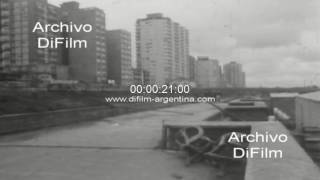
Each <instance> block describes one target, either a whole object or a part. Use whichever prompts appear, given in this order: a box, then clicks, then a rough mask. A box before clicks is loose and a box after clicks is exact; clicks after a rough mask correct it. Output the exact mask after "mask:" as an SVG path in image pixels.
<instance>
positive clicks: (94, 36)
mask: <svg viewBox="0 0 320 180" xmlns="http://www.w3.org/2000/svg"><path fill="white" fill-rule="evenodd" d="M61 10H62V13H63V20H64V22H65V23H69V22H72V23H73V24H77V25H80V24H90V25H91V26H92V27H93V28H92V31H91V32H84V31H81V32H70V33H68V34H66V36H67V37H69V38H72V39H81V40H86V41H87V43H88V44H87V48H71V49H68V50H67V54H68V55H67V59H68V62H67V63H68V65H69V67H70V76H71V78H72V79H77V80H82V81H84V82H87V83H102V84H106V82H107V60H106V42H105V28H106V25H105V13H104V11H103V10H101V9H98V8H95V7H93V8H79V3H77V2H75V1H71V2H66V3H63V4H62V5H61Z"/></svg>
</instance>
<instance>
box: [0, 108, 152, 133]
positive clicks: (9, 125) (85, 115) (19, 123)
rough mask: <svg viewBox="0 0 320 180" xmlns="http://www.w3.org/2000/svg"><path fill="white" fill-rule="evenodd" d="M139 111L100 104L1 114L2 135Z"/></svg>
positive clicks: (0, 129)
mask: <svg viewBox="0 0 320 180" xmlns="http://www.w3.org/2000/svg"><path fill="white" fill-rule="evenodd" d="M150 109H151V108H150ZM138 111H141V109H129V108H114V109H108V107H105V106H99V107H87V108H76V109H68V110H58V111H48V112H42V113H27V114H15V115H3V116H0V135H2V134H9V133H17V132H23V131H30V130H36V129H41V128H47V127H53V126H61V125H65V124H71V123H77V122H81V121H94V120H98V119H101V118H105V117H110V116H115V115H120V114H125V113H131V112H138Z"/></svg>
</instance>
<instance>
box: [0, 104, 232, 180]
mask: <svg viewBox="0 0 320 180" xmlns="http://www.w3.org/2000/svg"><path fill="white" fill-rule="evenodd" d="M216 112H217V110H215V109H214V108H213V107H212V106H210V105H208V104H192V105H182V106H177V107H171V108H164V109H158V110H154V111H146V112H139V113H134V114H127V115H122V116H116V117H111V118H106V119H101V120H100V121H97V122H92V123H81V124H79V125H72V126H65V127H57V128H50V129H46V130H39V131H35V132H27V133H21V134H17V135H9V136H4V137H1V138H0V157H1V161H0V179H4V180H20V179H21V180H73V179H74V180H89V179H90V180H91V179H92V180H151V179H152V180H166V179H168V180H171V179H173V180H174V179H188V180H193V179H197V180H207V179H208V180H209V179H212V177H213V176H214V173H215V170H214V169H213V168H211V167H208V166H206V165H202V164H196V165H194V166H191V167H188V168H186V167H185V166H184V162H183V159H181V157H179V156H178V155H177V154H176V153H173V152H172V153H170V152H164V151H161V150H155V147H157V146H158V144H159V141H160V138H161V127H162V121H163V120H167V119H170V120H176V121H184V120H185V119H198V120H199V121H200V120H203V119H205V118H207V117H210V116H212V115H213V114H215V113H216ZM226 178H228V177H225V178H223V179H226Z"/></svg>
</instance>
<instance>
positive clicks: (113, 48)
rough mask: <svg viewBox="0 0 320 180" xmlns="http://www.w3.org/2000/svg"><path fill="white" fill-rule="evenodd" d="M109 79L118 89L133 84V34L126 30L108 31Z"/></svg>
mask: <svg viewBox="0 0 320 180" xmlns="http://www.w3.org/2000/svg"><path fill="white" fill-rule="evenodd" d="M106 44H107V59H108V62H107V64H108V65H107V66H108V79H109V80H113V81H114V82H115V85H116V86H118V87H128V86H129V85H130V84H132V83H133V69H132V65H131V63H132V51H131V33H130V32H128V31H126V30H120V29H119V30H110V31H106Z"/></svg>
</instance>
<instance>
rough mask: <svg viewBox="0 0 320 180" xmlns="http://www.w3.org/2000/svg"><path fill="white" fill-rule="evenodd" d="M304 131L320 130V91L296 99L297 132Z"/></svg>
mask: <svg viewBox="0 0 320 180" xmlns="http://www.w3.org/2000/svg"><path fill="white" fill-rule="evenodd" d="M304 129H319V130H320V91H317V92H313V93H307V94H301V95H299V96H297V98H296V130H297V131H299V132H301V131H302V130H304Z"/></svg>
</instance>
